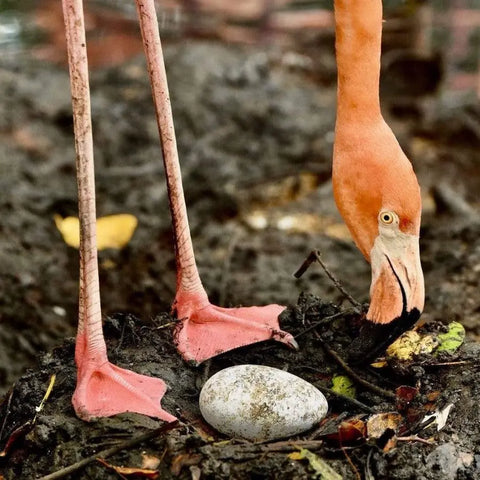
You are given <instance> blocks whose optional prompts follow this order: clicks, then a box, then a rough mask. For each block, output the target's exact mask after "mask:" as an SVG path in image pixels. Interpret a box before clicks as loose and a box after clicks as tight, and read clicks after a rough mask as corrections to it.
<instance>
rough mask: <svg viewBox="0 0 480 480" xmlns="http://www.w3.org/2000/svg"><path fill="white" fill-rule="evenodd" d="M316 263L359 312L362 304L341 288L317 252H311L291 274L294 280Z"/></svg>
mask: <svg viewBox="0 0 480 480" xmlns="http://www.w3.org/2000/svg"><path fill="white" fill-rule="evenodd" d="M314 261H317V262H318V263H319V264H320V265H321V267H322V268H323V270H324V272H325V273H326V274H327V277H328V278H329V279H330V280H331V281H332V282H333V285H335V288H337V290H338V291H339V292H340V293H341V294H342V295H343V296H344V297H345V298H346V299H347V300H348V301H349V302H350V303H351V304H352V305H353V306H354V307H355V308H356V309H359V310H361V309H362V304H361V303H360V302H358V301H357V300H355V299H354V298H353V297H352V296H351V295H350V294H349V293H348V292H347V291H346V290H345V288H343V286H342V284H341V283H340V281H339V280H338V279H337V278H336V277H335V275H333V273H332V272H331V271H330V270H329V268H328V267H327V266H326V265H325V263H324V262H323V260H322V258H321V254H320V251H319V250H312V251H311V252H310V254H309V255H308V257H307V258H306V259H305V261H304V262H303V263H302V265H301V266H300V268H299V269H298V270H297V271H296V272H295V273H294V274H293V275H294V276H295V278H300V277H301V276H302V275H303V274H304V273H305V272H306V271H307V270H308V268H309V267H310V265H311V264H312V263H313V262H314Z"/></svg>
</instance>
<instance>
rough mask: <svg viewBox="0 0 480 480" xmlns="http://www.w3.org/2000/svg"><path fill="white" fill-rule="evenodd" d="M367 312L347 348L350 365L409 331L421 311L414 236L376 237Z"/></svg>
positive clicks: (421, 286)
mask: <svg viewBox="0 0 480 480" xmlns="http://www.w3.org/2000/svg"><path fill="white" fill-rule="evenodd" d="M371 264H372V284H371V287H370V297H371V301H370V308H369V310H368V312H367V319H366V322H365V324H364V325H363V326H362V328H361V330H360V335H359V336H358V337H357V338H356V339H355V340H354V341H353V342H352V344H351V345H350V348H349V357H350V360H352V361H353V362H355V361H359V360H363V361H364V360H368V359H371V358H373V357H375V356H376V355H378V354H380V353H382V351H383V350H384V349H385V348H386V347H387V346H388V345H389V344H390V343H392V342H393V341H395V340H396V339H397V338H398V337H399V336H400V335H401V334H402V333H404V332H405V331H406V330H408V329H409V328H411V327H412V326H413V325H414V324H415V323H416V322H417V320H418V319H419V318H420V315H421V313H422V311H423V305H424V299H425V287H424V282H423V272H422V266H421V264H420V251H419V244H418V236H416V235H410V234H405V233H402V232H399V231H397V232H391V233H390V234H388V235H379V236H378V237H377V239H376V240H375V244H374V247H373V249H372V251H371Z"/></svg>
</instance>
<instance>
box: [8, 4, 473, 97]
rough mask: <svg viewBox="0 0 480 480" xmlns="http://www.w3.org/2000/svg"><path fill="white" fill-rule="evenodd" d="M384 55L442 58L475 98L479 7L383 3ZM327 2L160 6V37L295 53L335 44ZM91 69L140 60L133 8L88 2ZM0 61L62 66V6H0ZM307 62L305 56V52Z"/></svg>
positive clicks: (455, 81) (458, 88) (451, 86)
mask: <svg viewBox="0 0 480 480" xmlns="http://www.w3.org/2000/svg"><path fill="white" fill-rule="evenodd" d="M383 3H384V10H385V18H386V19H387V20H388V21H387V22H386V23H385V26H384V37H385V41H384V43H385V50H386V51H390V50H395V51H397V53H398V50H406V51H409V52H410V53H411V54H416V55H418V56H420V57H424V58H431V57H433V56H434V55H441V57H442V65H443V67H444V70H445V71H444V73H445V78H444V85H445V87H446V88H447V89H448V90H452V91H455V92H462V93H468V92H472V91H477V92H478V91H479V89H480V87H479V84H480V82H479V81H478V68H479V55H480V54H479V45H480V30H479V28H480V27H479V25H480V1H479V0H450V1H446V0H386V1H384V2H383ZM332 4H333V2H332V1H330V0H257V1H256V0H241V1H238V2H235V4H231V3H230V2H226V1H222V0H182V1H181V0H178V1H176V0H165V1H157V6H158V14H159V22H160V27H161V31H162V34H163V37H164V39H165V40H168V41H183V40H185V39H186V38H203V39H215V40H219V41H222V42H227V43H235V44H261V45H265V46H272V45H275V46H278V47H282V48H293V49H299V48H300V47H305V46H307V45H310V47H314V46H315V42H320V40H326V39H332V38H333V28H334V27H333V12H332V9H333V5H332ZM85 10H86V17H87V28H88V31H89V50H90V65H91V67H92V68H102V67H106V66H111V65H114V64H118V63H121V62H123V61H125V60H127V59H128V58H130V57H132V56H134V55H136V54H138V53H139V52H141V45H140V42H139V39H138V34H137V27H136V12H135V5H134V2H130V1H127V0H87V1H86V2H85ZM0 14H1V16H0V46H1V48H2V57H5V56H11V57H17V58H18V56H22V55H31V56H33V57H34V58H37V59H39V60H44V61H49V62H54V63H65V42H64V38H63V37H64V33H63V18H62V13H61V2H60V1H58V0H43V1H42V2H38V1H34V0H18V1H16V0H1V1H0ZM302 53H304V54H306V53H307V54H308V53H309V52H308V51H305V50H302Z"/></svg>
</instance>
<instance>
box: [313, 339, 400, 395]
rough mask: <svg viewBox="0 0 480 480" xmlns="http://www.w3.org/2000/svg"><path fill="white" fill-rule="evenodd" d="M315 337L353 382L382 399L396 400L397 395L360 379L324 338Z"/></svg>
mask: <svg viewBox="0 0 480 480" xmlns="http://www.w3.org/2000/svg"><path fill="white" fill-rule="evenodd" d="M315 335H316V336H317V338H318V340H319V341H320V343H321V345H322V347H323V348H324V350H325V351H326V352H327V353H328V354H329V355H330V356H331V357H332V358H333V359H334V360H335V361H336V362H337V363H338V364H339V365H340V366H341V367H342V368H343V369H344V370H345V372H347V374H348V376H349V377H351V379H352V380H353V381H355V382H356V383H359V384H360V385H362V386H364V387H365V388H368V389H369V390H371V391H372V392H375V393H377V394H378V395H381V396H382V397H385V398H389V399H391V400H394V399H395V398H396V395H395V394H394V393H393V392H390V391H389V390H385V389H384V388H381V387H378V386H377V385H374V384H373V383H370V382H369V381H367V380H365V379H363V378H362V377H360V376H359V375H358V374H357V373H356V372H355V371H354V370H352V369H351V368H350V367H349V366H348V365H347V364H346V363H345V362H344V360H343V359H342V358H341V357H340V355H338V353H337V352H335V351H334V350H332V349H331V348H330V347H329V346H328V345H327V344H326V343H325V341H324V340H323V338H322V337H321V336H320V335H319V334H318V333H317V332H315Z"/></svg>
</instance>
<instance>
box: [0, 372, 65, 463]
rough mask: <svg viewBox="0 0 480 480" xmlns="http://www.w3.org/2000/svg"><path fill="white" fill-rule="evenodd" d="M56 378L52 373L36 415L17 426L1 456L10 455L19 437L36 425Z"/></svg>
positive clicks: (36, 409)
mask: <svg viewBox="0 0 480 480" xmlns="http://www.w3.org/2000/svg"><path fill="white" fill-rule="evenodd" d="M55 379H56V376H55V375H52V376H51V377H50V382H49V384H48V387H47V390H46V392H45V395H44V396H43V398H42V401H41V402H40V405H39V406H38V407H35V412H36V413H35V415H34V417H33V418H32V419H31V420H29V421H28V422H26V423H24V424H23V425H21V426H20V427H18V428H16V429H15V430H14V431H13V432H12V433H11V434H10V436H9V437H8V440H7V443H6V444H5V447H4V449H3V450H2V451H1V452H0V457H6V456H7V455H8V452H9V451H10V449H11V448H12V446H13V444H14V443H15V442H16V441H17V440H18V439H19V438H23V437H25V436H26V435H27V433H29V432H30V431H31V430H32V428H33V427H34V426H35V422H36V421H37V414H38V413H39V412H41V411H42V409H43V407H44V405H45V402H46V401H47V400H48V397H49V396H50V393H52V390H53V386H54V385H55Z"/></svg>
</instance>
